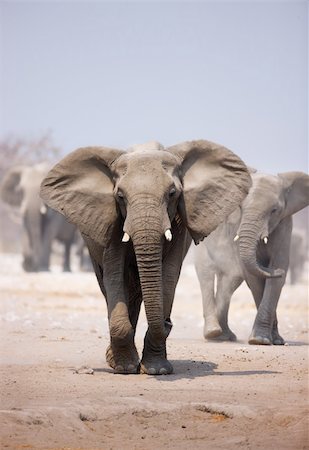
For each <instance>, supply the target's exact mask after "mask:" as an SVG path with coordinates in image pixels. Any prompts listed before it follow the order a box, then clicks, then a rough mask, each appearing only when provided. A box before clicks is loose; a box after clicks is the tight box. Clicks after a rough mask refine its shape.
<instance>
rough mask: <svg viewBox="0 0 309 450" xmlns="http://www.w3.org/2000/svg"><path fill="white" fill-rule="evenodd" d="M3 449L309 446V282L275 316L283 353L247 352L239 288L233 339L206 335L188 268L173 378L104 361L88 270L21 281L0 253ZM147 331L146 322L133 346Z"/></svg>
mask: <svg viewBox="0 0 309 450" xmlns="http://www.w3.org/2000/svg"><path fill="white" fill-rule="evenodd" d="M0 290H1V302H0V306H1V310H0V321H1V411H0V427H1V439H2V443H1V448H3V449H50V450H51V449H53V450H55V449H74V450H77V449H84V450H86V449H87V450H90V449H104V450H105V449H107V450H108V449H113V450H123V449H129V450H131V449H132V450H133V449H136V450H138V449H144V450H145V449H146V450H147V449H157V450H161V449H167V450H168V449H180V450H187V449H188V450H189V449H190V450H191V449H196V450H198V449H242V448H244V449H263V450H264V449H294V450H299V449H307V448H308V445H309V442H308V346H307V345H308V334H307V332H308V327H307V325H308V323H307V312H308V311H307V301H308V286H307V283H306V280H302V283H300V284H298V285H296V286H289V285H286V286H285V288H284V291H283V293H282V296H281V300H280V303H279V308H278V315H279V326H280V331H281V334H282V335H283V336H284V337H285V339H286V340H287V343H288V345H286V346H283V347H276V346H271V347H265V346H249V345H248V344H247V338H248V336H249V334H250V330H251V327H252V323H253V318H254V315H255V310H254V306H253V300H252V298H251V295H250V293H249V292H248V290H247V288H246V286H245V285H242V286H241V287H240V288H239V289H238V291H237V292H236V293H235V297H234V301H233V304H232V308H231V315H230V324H231V328H232V329H233V331H234V332H236V333H237V335H238V337H239V341H238V342H236V343H221V344H220V343H209V342H205V341H204V339H203V336H202V326H203V321H202V307H201V295H200V291H199V286H198V282H197V278H196V275H195V272H194V268H193V266H192V264H191V263H190V261H187V262H186V264H185V265H184V268H183V271H182V276H181V280H180V282H179V285H178V288H177V295H176V299H175V304H174V309H173V316H172V319H173V322H174V328H173V330H172V332H171V335H170V337H169V339H168V354H169V359H170V360H171V361H172V362H173V365H174V370H175V373H174V374H173V375H169V376H161V377H152V376H147V375H114V374H113V373H112V371H111V370H110V369H109V368H108V366H107V364H106V362H105V348H106V346H107V344H108V324H107V319H106V308H105V301H104V299H103V298H102V296H101V294H100V292H99V288H98V286H97V283H96V280H95V277H94V275H93V274H92V273H76V272H75V273H72V274H62V273H60V272H59V270H58V268H57V267H53V272H52V273H41V274H38V275H35V274H25V273H23V272H22V270H21V269H20V258H19V256H16V255H4V254H2V255H0ZM145 329H146V321H145V316H144V314H142V315H141V317H140V321H139V325H138V332H137V345H138V349H139V351H141V349H142V343H143V334H144V332H145Z"/></svg>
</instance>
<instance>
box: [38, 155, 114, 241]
mask: <svg viewBox="0 0 309 450" xmlns="http://www.w3.org/2000/svg"><path fill="white" fill-rule="evenodd" d="M122 153H123V151H120V150H117V149H111V148H105V147H85V148H80V149H78V150H75V151H74V152H72V153H70V154H69V155H68V156H66V157H65V158H64V159H63V160H62V161H60V162H59V163H58V164H57V165H56V166H55V167H53V169H52V170H51V171H50V172H49V173H48V174H47V176H46V178H45V179H44V180H43V181H42V184H41V191H40V194H41V197H42V199H43V200H44V201H45V202H46V203H47V205H48V206H50V207H51V208H53V209H55V210H56V211H58V212H60V213H62V214H63V215H64V216H66V218H67V219H68V221H69V222H72V223H74V224H75V225H77V227H78V228H79V230H80V231H81V232H82V233H83V234H84V235H86V236H88V237H90V238H91V239H93V240H94V241H96V242H98V243H99V244H101V245H103V246H104V245H105V244H106V243H107V241H108V238H109V236H110V233H111V232H112V229H113V225H114V223H115V221H116V219H117V208H116V202H115V199H114V195H113V181H112V172H111V169H110V166H111V164H112V163H113V162H114V161H115V160H116V159H117V158H118V157H119V156H120V155H121V154H122Z"/></svg>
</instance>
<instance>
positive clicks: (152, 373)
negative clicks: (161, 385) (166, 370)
mask: <svg viewBox="0 0 309 450" xmlns="http://www.w3.org/2000/svg"><path fill="white" fill-rule="evenodd" d="M147 373H148V374H149V375H155V374H156V373H157V371H156V369H155V368H154V367H150V369H148V370H147Z"/></svg>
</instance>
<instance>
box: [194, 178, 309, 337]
mask: <svg viewBox="0 0 309 450" xmlns="http://www.w3.org/2000/svg"><path fill="white" fill-rule="evenodd" d="M308 202H309V176H308V175H307V174H305V173H302V172H286V173H280V174H278V175H268V174H267V175H266V174H262V173H259V172H256V173H252V187H251V188H250V190H249V193H248V195H247V197H246V198H245V199H244V201H243V202H242V204H241V206H240V207H239V208H237V209H235V211H233V212H232V213H231V214H230V215H229V217H228V218H227V219H226V220H225V221H224V222H223V223H221V224H220V225H219V226H218V227H217V229H216V230H215V231H213V232H212V233H211V234H210V236H208V237H207V239H206V240H205V241H204V242H203V243H202V244H201V245H200V246H199V247H198V248H196V251H195V268H196V273H197V276H198V279H199V283H200V287H201V292H202V298H203V314H204V337H205V339H216V340H222V341H224V340H229V341H235V340H236V336H235V334H234V333H233V332H232V331H231V329H230V328H229V326H228V311H229V306H230V300H231V296H232V295H233V293H234V291H235V290H236V289H237V288H238V287H239V286H240V284H241V283H242V282H243V281H244V280H245V281H246V283H247V285H248V287H249V289H250V290H251V292H252V295H253V298H254V301H255V304H256V308H257V314H256V318H255V321H254V325H253V329H252V332H251V335H250V337H249V344H257V345H263V344H264V345H271V344H275V345H283V344H284V339H283V338H282V337H281V336H280V334H279V331H278V321H277V314H276V310H277V304H278V301H279V297H280V294H281V290H282V287H283V285H284V283H285V279H286V272H287V269H288V266H289V252H290V241H291V233H292V215H293V214H294V213H296V212H297V211H299V210H301V209H302V208H304V207H306V206H307V205H308ZM215 284H216V289H215Z"/></svg>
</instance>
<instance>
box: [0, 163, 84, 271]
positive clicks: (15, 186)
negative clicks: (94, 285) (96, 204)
mask: <svg viewBox="0 0 309 450" xmlns="http://www.w3.org/2000/svg"><path fill="white" fill-rule="evenodd" d="M47 172H48V166H47V164H45V163H40V164H36V165H34V166H15V167H12V168H11V169H10V170H9V171H8V172H7V173H6V174H5V176H4V178H3V180H2V182H1V185H0V196H1V199H2V200H3V201H4V202H5V203H7V204H9V205H11V206H13V207H18V208H19V210H20V212H21V215H22V254H23V263H22V265H23V268H24V270H25V271H27V272H36V271H40V270H49V263H50V255H51V247H52V243H53V241H54V240H55V239H57V240H59V241H61V242H62V243H63V245H64V260H63V270H65V271H69V270H70V250H71V246H72V244H73V242H74V238H75V232H76V227H75V226H74V225H72V224H70V223H68V222H67V220H66V219H65V218H64V217H63V216H62V215H61V214H59V213H58V212H56V211H54V210H53V209H51V208H49V207H46V206H45V205H44V203H43V202H42V200H41V198H40V196H39V190H40V184H41V181H42V179H43V178H44V176H45V175H46V174H47Z"/></svg>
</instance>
